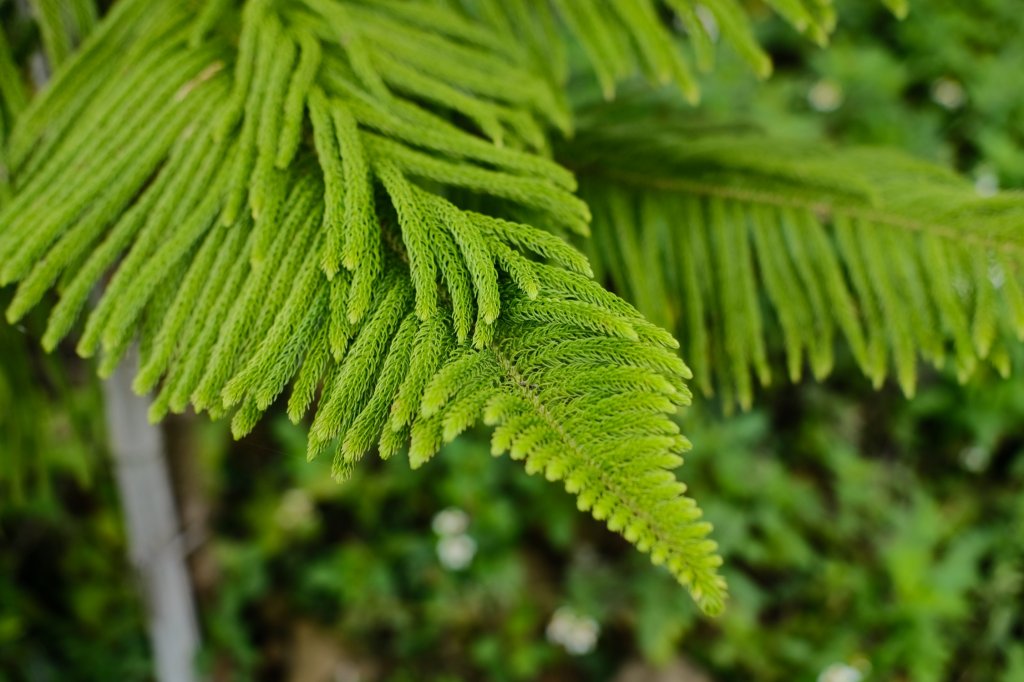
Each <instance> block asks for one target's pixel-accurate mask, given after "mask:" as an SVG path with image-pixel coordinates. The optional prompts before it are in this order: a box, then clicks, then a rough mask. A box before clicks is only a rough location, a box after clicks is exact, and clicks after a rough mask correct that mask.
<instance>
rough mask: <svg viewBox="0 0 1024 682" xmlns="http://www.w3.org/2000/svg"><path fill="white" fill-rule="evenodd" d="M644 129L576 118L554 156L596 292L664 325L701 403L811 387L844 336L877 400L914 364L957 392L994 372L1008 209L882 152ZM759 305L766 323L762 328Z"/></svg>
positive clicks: (1008, 204) (1016, 242) (1017, 316)
mask: <svg viewBox="0 0 1024 682" xmlns="http://www.w3.org/2000/svg"><path fill="white" fill-rule="evenodd" d="M652 128H653V126H652V125H651V124H650V123H648V122H647V121H645V120H643V118H642V117H641V118H639V119H634V120H629V119H622V118H613V119H609V122H608V123H607V124H601V123H598V122H596V121H595V122H593V123H592V127H591V128H585V129H584V130H581V132H580V135H579V137H578V139H577V140H576V141H574V143H573V145H572V147H571V148H570V149H567V150H565V151H564V154H565V158H572V159H574V161H575V163H576V164H578V165H577V170H578V171H579V173H581V175H582V177H583V178H584V180H583V189H582V194H583V196H584V197H586V198H588V199H589V201H590V204H591V206H592V207H593V208H594V212H595V221H594V225H593V232H594V239H593V240H592V245H591V248H590V249H589V252H590V256H591V261H592V263H593V264H594V268H595V270H596V271H597V272H598V277H599V279H600V278H610V280H611V281H612V282H613V283H614V285H615V288H616V290H617V291H620V292H622V293H623V294H624V295H626V296H627V298H630V299H631V300H634V301H636V302H637V305H638V307H639V308H640V310H641V311H643V312H644V313H645V314H646V315H648V316H649V317H650V318H651V319H652V320H653V321H655V322H657V323H659V324H662V325H665V326H666V327H668V328H670V329H673V328H674V329H678V330H679V332H680V335H681V338H682V340H683V356H684V357H686V358H687V359H688V361H690V362H691V363H692V365H693V367H694V371H695V374H696V381H697V384H698V385H699V386H700V388H701V389H702V390H703V391H704V392H705V393H711V392H712V391H714V390H715V389H717V390H719V391H720V392H721V393H722V395H723V398H724V401H725V403H726V404H727V405H728V404H731V403H732V402H733V401H736V402H738V403H739V404H740V405H741V406H744V407H746V406H749V405H750V402H751V400H752V397H753V389H754V383H755V380H756V382H758V383H760V384H762V385H764V384H767V383H769V382H770V381H771V377H772V368H771V363H770V361H769V356H770V354H771V351H770V349H771V347H772V344H771V342H770V340H771V334H772V332H774V331H778V332H780V333H781V337H782V339H783V346H784V356H785V364H786V368H787V372H786V373H787V374H788V376H789V378H790V379H791V380H793V381H797V380H799V379H800V377H801V376H802V374H803V371H804V363H805V361H806V363H807V364H808V365H809V367H810V369H811V372H812V374H813V375H814V376H815V377H817V378H822V377H824V376H826V375H827V374H828V373H829V372H830V370H831V368H832V365H833V363H834V343H833V341H834V339H836V337H840V336H841V337H843V338H845V340H846V343H847V344H848V346H849V348H850V351H851V352H852V355H853V357H854V359H855V360H856V362H857V363H858V364H859V365H860V367H861V368H862V370H863V371H864V373H865V374H866V375H867V376H868V377H869V378H870V379H871V380H872V382H873V383H874V384H875V385H876V386H877V385H880V384H881V383H882V382H883V381H884V379H885V378H886V376H887V375H888V374H889V373H890V372H892V373H894V374H895V375H896V378H897V380H898V382H899V384H900V386H901V388H902V389H903V390H904V392H905V393H907V394H908V395H912V394H913V392H914V388H915V384H916V381H917V372H918V369H917V362H918V359H919V358H923V359H925V360H928V361H929V362H931V363H932V364H934V365H935V366H937V367H942V366H946V365H951V366H952V367H953V368H955V370H956V373H957V375H958V376H959V377H960V379H961V380H966V379H967V378H968V377H970V376H971V375H972V374H973V372H974V371H976V369H977V368H978V366H979V365H980V364H981V363H982V362H988V363H991V364H992V365H993V366H994V367H995V368H996V369H997V370H999V371H1000V372H1001V373H1003V374H1006V373H1007V372H1009V371H1010V367H1009V355H1008V351H1007V345H1008V344H1009V343H1012V342H1013V340H1014V339H1020V338H1024V307H1022V303H1024V298H1022V290H1021V280H1020V277H1021V265H1022V259H1024V251H1022V247H1024V236H1022V235H1024V232H1021V229H1020V226H1021V225H1022V224H1024V200H1022V199H1021V198H1020V197H1019V196H1018V195H1015V194H1012V193H1005V194H1001V195H998V196H995V197H982V196H979V195H978V193H977V192H976V191H975V190H974V188H973V187H972V186H971V185H970V184H969V183H967V182H965V181H963V180H962V179H960V178H958V177H956V176H955V175H954V174H952V173H950V172H948V171H946V170H944V169H941V168H938V167H935V166H932V165H930V164H926V163H924V162H921V161H918V160H915V159H911V158H909V157H906V156H904V155H901V154H897V153H893V152H887V151H883V150H844V151H836V150H832V149H829V148H828V147H827V146H825V145H814V146H811V145H805V144H795V143H787V142H782V141H778V140H772V139H769V138H765V137H763V136H757V135H739V136H738V135H729V136H722V135H718V134H714V133H711V134H703V135H702V134H700V133H699V132H696V131H695V130H694V131H691V132H690V133H686V132H684V131H683V130H682V129H680V130H677V131H673V132H667V133H665V134H664V135H662V136H660V137H657V136H652V135H651V134H650V131H651V130H652ZM765 302H766V303H767V304H768V305H767V310H768V311H769V313H770V314H769V315H767V316H765V315H764V314H763V312H762V311H763V310H764V309H765V308H764V307H763V303H765Z"/></svg>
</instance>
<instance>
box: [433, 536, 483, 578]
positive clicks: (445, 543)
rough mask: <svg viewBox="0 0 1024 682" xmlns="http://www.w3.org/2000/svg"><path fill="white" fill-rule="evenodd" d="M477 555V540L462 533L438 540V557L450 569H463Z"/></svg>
mask: <svg viewBox="0 0 1024 682" xmlns="http://www.w3.org/2000/svg"><path fill="white" fill-rule="evenodd" d="M475 555H476V540H474V539H473V538H471V537H470V536H468V535H466V534H465V533H460V534H458V535H446V536H444V537H442V538H441V539H440V540H438V541H437V558H438V560H439V561H440V562H441V565H442V566H444V567H445V568H447V569H448V570H449V571H461V570H462V569H464V568H466V567H467V566H469V564H470V563H471V562H472V561H473V557H474V556H475Z"/></svg>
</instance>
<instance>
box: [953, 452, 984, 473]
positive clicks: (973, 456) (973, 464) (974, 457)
mask: <svg viewBox="0 0 1024 682" xmlns="http://www.w3.org/2000/svg"><path fill="white" fill-rule="evenodd" d="M960 464H961V466H963V468H964V469H967V470H968V471H970V472H971V473H972V474H978V473H981V472H982V471H984V470H985V467H987V466H988V451H987V450H986V449H985V448H983V447H981V446H980V445H972V446H971V447H969V448H964V449H963V450H961V451H960Z"/></svg>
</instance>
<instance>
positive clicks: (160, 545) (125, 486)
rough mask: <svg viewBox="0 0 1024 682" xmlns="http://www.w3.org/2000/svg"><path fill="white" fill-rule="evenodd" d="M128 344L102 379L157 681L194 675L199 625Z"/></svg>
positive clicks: (156, 435)
mask: <svg viewBox="0 0 1024 682" xmlns="http://www.w3.org/2000/svg"><path fill="white" fill-rule="evenodd" d="M136 363H137V357H136V354H135V352H134V349H133V350H132V351H131V352H130V353H129V354H128V356H127V357H126V358H125V361H124V362H122V363H121V365H120V367H118V369H117V370H116V371H115V372H114V374H113V376H111V377H110V379H109V380H107V381H105V382H103V398H104V403H105V405H104V406H105V408H106V421H107V432H108V440H109V446H110V452H111V455H112V457H113V460H114V469H115V472H116V477H117V486H118V490H119V492H120V497H121V508H122V510H123V517H124V520H125V525H126V530H127V535H128V554H129V558H130V560H131V562H132V565H133V566H134V567H135V570H136V573H137V575H138V577H139V582H140V586H141V588H142V592H143V598H144V599H145V603H146V615H147V618H148V620H149V638H150V642H151V645H152V648H153V657H154V662H155V668H156V678H157V680H159V682H194V681H195V680H196V672H195V658H196V653H197V652H198V649H199V628H198V625H197V621H196V610H195V604H194V601H193V595H192V588H191V585H190V582H189V573H188V568H187V567H186V562H185V543H184V536H183V534H182V532H181V529H180V527H179V523H178V513H177V510H176V509H175V503H174V493H173V489H172V487H171V479H170V476H169V475H168V469H167V463H166V462H165V461H164V444H163V438H162V437H161V433H160V429H159V428H158V427H156V426H154V425H152V424H150V423H149V420H148V419H147V416H146V413H147V411H148V410H149V400H147V399H146V398H144V397H140V396H137V395H135V393H134V392H133V391H132V388H131V384H132V375H133V374H134V371H135V365H136Z"/></svg>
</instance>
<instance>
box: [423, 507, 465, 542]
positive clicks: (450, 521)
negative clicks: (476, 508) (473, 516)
mask: <svg viewBox="0 0 1024 682" xmlns="http://www.w3.org/2000/svg"><path fill="white" fill-rule="evenodd" d="M430 527H431V528H433V529H434V532H435V533H437V534H438V535H459V534H460V533H465V532H466V529H467V528H469V515H468V514H466V512H464V511H462V510H461V509H459V508H457V507H448V508H447V509H444V510H441V511H439V512H437V514H435V515H434V520H433V521H431V522H430Z"/></svg>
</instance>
